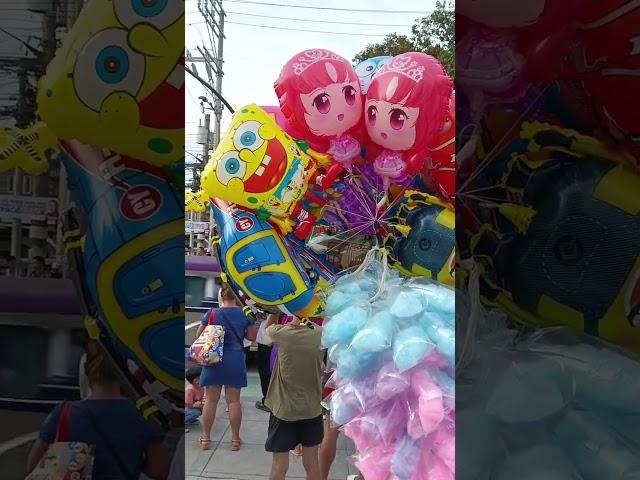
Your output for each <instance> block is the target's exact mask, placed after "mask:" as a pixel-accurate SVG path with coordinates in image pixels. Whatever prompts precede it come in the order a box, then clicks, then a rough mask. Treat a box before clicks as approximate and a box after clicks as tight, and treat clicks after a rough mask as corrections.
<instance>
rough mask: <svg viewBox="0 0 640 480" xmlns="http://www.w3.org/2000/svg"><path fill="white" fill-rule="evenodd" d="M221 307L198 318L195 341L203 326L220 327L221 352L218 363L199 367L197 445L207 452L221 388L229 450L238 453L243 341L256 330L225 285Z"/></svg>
mask: <svg viewBox="0 0 640 480" xmlns="http://www.w3.org/2000/svg"><path fill="white" fill-rule="evenodd" d="M220 297H221V300H222V304H221V306H220V308H214V309H211V310H209V311H208V312H207V313H206V314H205V316H204V317H203V318H202V322H201V324H200V327H199V328H198V332H197V334H196V338H198V337H200V335H201V334H202V332H203V331H204V329H205V327H206V326H207V325H221V326H223V327H224V349H223V356H222V361H221V362H218V363H215V364H213V365H211V366H207V367H203V368H202V374H201V375H200V386H201V387H204V388H205V402H204V409H203V411H202V435H201V436H200V439H199V440H198V444H199V446H200V448H201V449H202V450H209V448H211V430H212V429H213V422H214V420H215V418H216V410H217V408H218V402H219V400H220V395H221V393H222V387H224V399H225V401H226V403H227V407H228V410H229V424H230V426H231V450H232V451H234V452H236V451H238V450H240V445H241V444H242V440H241V439H240V424H241V423H242V407H241V404H240V390H241V389H242V388H244V387H246V386H247V365H246V359H245V352H244V339H245V338H246V339H247V340H250V341H254V340H255V339H256V336H257V331H256V327H255V325H254V324H253V321H252V320H250V319H249V318H248V317H247V316H246V315H245V314H244V313H243V312H242V309H241V308H240V307H239V306H238V304H237V302H236V298H235V295H234V294H233V291H232V290H231V288H229V286H228V285H227V284H226V283H223V284H222V286H221V289H220Z"/></svg>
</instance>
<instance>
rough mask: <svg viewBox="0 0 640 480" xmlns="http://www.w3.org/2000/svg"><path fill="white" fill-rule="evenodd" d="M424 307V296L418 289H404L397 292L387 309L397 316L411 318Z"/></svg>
mask: <svg viewBox="0 0 640 480" xmlns="http://www.w3.org/2000/svg"><path fill="white" fill-rule="evenodd" d="M424 308H425V304H424V297H423V295H422V293H421V292H420V291H418V290H404V291H400V292H398V295H396V297H395V299H394V301H393V303H392V304H391V307H390V309H389V311H390V312H391V315H393V316H395V317H398V318H411V317H415V316H416V315H418V314H419V313H420V312H422V311H423V310H424Z"/></svg>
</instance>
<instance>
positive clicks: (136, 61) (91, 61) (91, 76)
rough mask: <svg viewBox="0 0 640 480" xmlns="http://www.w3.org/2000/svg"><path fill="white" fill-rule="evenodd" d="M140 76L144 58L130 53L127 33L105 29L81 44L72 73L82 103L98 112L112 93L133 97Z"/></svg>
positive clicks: (140, 83)
mask: <svg viewBox="0 0 640 480" xmlns="http://www.w3.org/2000/svg"><path fill="white" fill-rule="evenodd" d="M144 73H145V68H144V56H142V55H140V54H139V53H136V52H134V51H133V50H131V48H130V47H129V45H128V41H127V32H126V31H125V30H121V29H118V28H109V29H106V30H103V31H102V32H100V33H98V34H97V35H96V36H95V37H93V38H92V39H91V40H89V41H88V42H87V44H86V45H85V47H84V49H83V51H82V52H81V53H80V55H79V57H78V61H77V63H76V65H75V69H74V71H73V84H74V88H75V91H76V93H77V95H78V98H79V99H80V100H81V101H82V103H84V104H85V105H86V106H87V107H89V108H90V109H91V110H94V111H100V108H101V107H102V103H103V102H104V100H105V99H106V98H107V97H109V96H110V95H111V94H113V93H117V92H123V93H125V94H129V95H131V96H136V94H137V93H138V91H139V90H140V87H141V86H142V82H143V80H144Z"/></svg>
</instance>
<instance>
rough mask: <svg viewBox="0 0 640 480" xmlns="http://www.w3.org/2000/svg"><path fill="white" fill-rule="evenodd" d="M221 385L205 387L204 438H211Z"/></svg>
mask: <svg viewBox="0 0 640 480" xmlns="http://www.w3.org/2000/svg"><path fill="white" fill-rule="evenodd" d="M221 391H222V387H221V386H220V385H211V386H209V387H205V397H204V408H203V409H202V437H201V438H202V439H204V440H209V441H210V440H211V429H212V428H213V421H214V420H215V418H216V409H217V408H218V402H219V401H220V392H221Z"/></svg>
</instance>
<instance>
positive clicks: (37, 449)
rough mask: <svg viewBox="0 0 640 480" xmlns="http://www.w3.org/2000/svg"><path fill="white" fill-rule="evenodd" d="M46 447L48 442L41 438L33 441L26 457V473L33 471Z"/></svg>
mask: <svg viewBox="0 0 640 480" xmlns="http://www.w3.org/2000/svg"><path fill="white" fill-rule="evenodd" d="M48 448H49V444H48V443H44V442H43V441H42V440H36V441H35V442H34V444H33V445H32V446H31V451H30V452H29V456H28V457H27V473H31V472H33V469H34V468H36V465H38V462H39V461H40V460H41V459H42V456H43V455H44V454H45V453H46V451H47V449H48Z"/></svg>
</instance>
